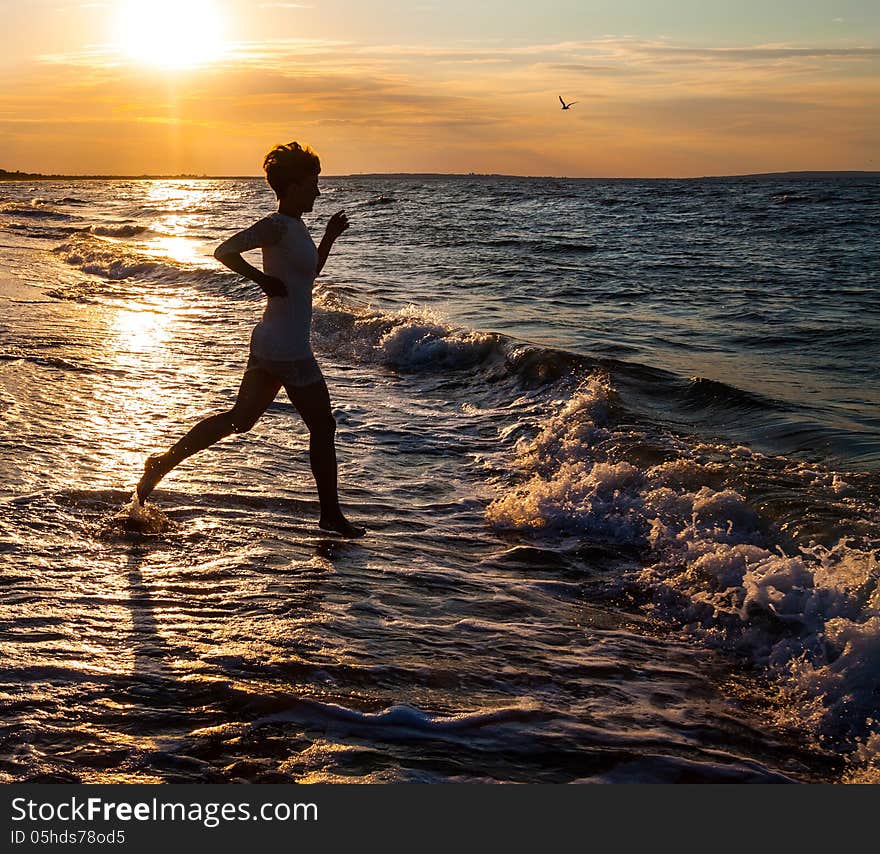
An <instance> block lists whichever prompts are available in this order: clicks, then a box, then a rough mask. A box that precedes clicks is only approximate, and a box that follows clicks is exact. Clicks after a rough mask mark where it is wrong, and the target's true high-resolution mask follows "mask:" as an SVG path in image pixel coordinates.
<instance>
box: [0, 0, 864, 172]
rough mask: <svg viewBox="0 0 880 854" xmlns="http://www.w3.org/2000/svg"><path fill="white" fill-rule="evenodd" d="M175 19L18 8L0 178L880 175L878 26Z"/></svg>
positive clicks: (104, 7)
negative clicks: (566, 104)
mask: <svg viewBox="0 0 880 854" xmlns="http://www.w3.org/2000/svg"><path fill="white" fill-rule="evenodd" d="M163 2H164V0H153V2H152V3H139V4H138V3H134V4H131V3H130V4H129V6H128V9H129V13H130V16H129V18H128V19H126V18H125V17H124V16H122V15H121V12H122V8H123V6H124V3H122V2H119V3H80V4H76V3H73V4H67V5H65V4H63V3H60V4H59V3H54V4H47V3H40V2H37V3H30V4H24V3H22V4H18V5H17V6H16V4H10V3H8V2H6V3H3V4H0V12H6V20H7V21H8V23H9V26H8V27H7V29H6V33H5V35H4V36H3V38H4V39H5V42H4V43H0V48H2V49H3V56H4V59H3V60H2V66H3V77H2V83H0V168H5V169H21V170H33V171H42V172H70V173H118V174H120V173H127V174H132V173H133V174H141V173H176V172H191V173H198V174H202V173H204V174H258V173H259V167H260V162H261V157H262V154H263V153H264V152H265V150H266V149H267V148H269V147H270V146H271V145H273V144H274V143H276V142H281V141H289V140H291V139H300V140H302V141H305V142H308V143H309V144H311V145H312V146H313V147H314V148H316V149H317V150H318V152H319V153H320V154H321V157H322V160H323V163H324V171H325V172H326V173H328V174H343V173H352V172H408V171H426V172H501V173H510V174H526V175H569V176H592V175H598V176H655V175H656V176H664V175H679V176H688V175H706V174H736V173H745V172H761V171H783V170H800V169H880V166H878V163H880V150H878V140H880V109H878V105H880V48H877V47H876V46H875V45H876V41H872V37H873V34H874V33H875V32H876V27H875V25H874V22H873V19H871V21H869V22H868V23H867V24H864V25H863V26H861V27H859V26H857V25H856V24H857V23H858V22H857V21H856V22H855V23H853V25H852V26H851V27H849V28H847V29H846V30H845V31H844V30H840V29H835V24H834V21H833V20H832V19H830V18H829V19H828V22H827V28H826V29H827V32H825V34H824V35H823V32H824V31H823V29H822V21H821V20H820V19H819V18H817V19H816V22H815V27H814V30H812V31H810V33H809V39H806V38H805V36H806V35H807V33H804V32H800V33H794V35H797V36H798V38H797V39H795V38H789V39H784V38H781V36H783V35H784V34H785V33H784V32H783V30H784V22H776V23H774V24H773V27H771V26H770V23H768V24H767V27H768V33H767V36H771V37H772V39H771V38H768V37H764V38H762V33H760V32H757V31H756V32H754V33H752V34H751V38H749V35H750V34H749V32H748V31H745V30H742V31H740V30H737V31H736V32H735V33H733V35H735V36H736V38H735V39H733V38H729V37H728V38H726V39H725V38H724V37H723V36H724V29H723V26H722V22H721V19H717V20H716V19H712V20H706V21H705V22H704V23H703V25H702V29H700V28H699V27H697V28H696V29H695V27H694V25H693V22H692V21H691V22H690V23H689V24H688V26H686V25H685V24H684V23H682V24H680V25H679V27H678V30H679V31H680V32H679V34H678V35H675V32H676V28H675V27H674V26H673V27H671V30H672V33H673V34H672V35H670V34H669V33H666V32H659V31H658V32H653V31H649V29H648V28H647V25H644V28H645V31H644V32H636V30H637V29H638V28H637V27H636V26H635V24H634V23H632V22H630V24H631V26H630V27H628V28H627V29H628V31H626V32H620V33H617V34H611V35H609V34H607V33H600V32H598V30H597V28H596V27H595V26H593V27H592V28H591V26H588V24H587V23H586V21H587V19H586V18H584V19H580V18H579V19H577V20H575V21H574V25H572V26H569V27H568V28H567V29H566V33H564V34H563V33H562V32H560V30H559V28H556V29H554V28H552V27H550V28H547V27H545V28H544V29H543V30H542V29H541V27H539V26H538V24H537V23H535V24H534V25H533V26H531V27H528V26H526V24H528V21H523V22H520V25H519V26H520V28H519V29H518V30H517V29H516V27H514V25H513V24H510V25H509V26H507V25H505V26H502V25H501V24H499V25H498V27H497V30H496V31H492V30H487V29H486V28H485V27H484V29H483V30H480V31H479V32H477V31H476V30H473V29H471V30H463V31H462V32H461V33H457V32H456V30H455V25H454V22H453V21H450V20H447V17H446V16H447V15H449V14H452V12H450V11H449V7H450V6H456V3H454V2H452V0H447V3H446V4H444V5H443V6H439V5H437V6H431V5H430V4H428V6H427V7H424V8H427V10H428V11H426V12H423V14H422V17H421V18H420V19H419V20H420V21H421V24H420V26H418V27H416V26H413V29H412V31H411V32H410V31H408V30H407V29H406V27H405V24H406V21H403V22H401V21H402V18H401V16H402V15H403V13H402V12H401V13H400V15H398V16H397V17H394V18H393V20H394V21H395V22H396V23H395V27H396V29H395V28H392V32H390V33H389V32H388V28H387V27H386V28H385V29H382V28H381V26H379V25H380V24H381V20H380V17H381V14H382V13H383V10H384V14H386V15H387V14H389V12H388V7H389V5H390V6H394V5H395V4H394V3H390V4H389V3H385V4H382V3H368V2H360V3H358V2H354V0H352V3H351V5H350V6H348V7H346V6H345V4H340V3H336V4H330V3H325V4H320V5H318V4H315V5H314V6H309V5H306V4H283V3H282V4H279V3H263V4H261V3H249V4H243V3H240V2H231V0H230V2H226V3H224V2H221V0H217V1H216V2H213V3H210V2H208V0H198V2H195V3H191V4H189V5H188V6H187V2H186V0H179V2H176V3H171V4H168V3H166V4H165V6H164V7H163V5H162V3H163ZM458 5H459V6H460V4H458ZM553 5H554V4H553V3H552V2H548V3H545V4H544V5H543V6H542V7H541V8H542V9H543V10H544V11H545V13H546V11H547V9H548V8H552V7H553ZM559 5H560V12H563V11H565V12H566V14H567V15H568V16H569V17H568V18H567V19H566V20H569V21H570V20H571V18H570V16H571V15H572V14H575V13H574V12H572V11H571V10H572V9H574V8H575V7H573V6H569V5H568V4H566V3H561V4H559ZM586 5H588V6H589V5H590V4H586ZM593 5H594V6H596V7H597V8H598V6H602V7H608V6H609V4H593ZM625 5H626V4H625V3H624V2H622V6H625ZM668 5H669V4H667V6H668ZM672 5H674V4H672ZM690 5H691V4H682V6H690ZM819 5H821V4H819ZM838 5H840V4H838ZM850 5H852V4H850ZM563 6H564V7H566V8H565V9H562V7H563ZM583 6H584V4H583V3H582V4H580V5H579V6H578V7H577V8H578V9H581V8H582V7H583ZM855 6H856V7H859V8H861V7H860V6H859V4H855ZM13 7H15V8H13ZM19 7H28V8H30V10H31V11H30V14H24V12H23V11H22V8H19ZM177 7H187V8H188V9H189V10H190V12H192V17H191V19H190V18H187V17H186V16H185V15H184V16H183V17H181V15H180V14H177V13H174V11H173V10H174V9H175V8H177ZM331 7H332V8H331ZM461 8H464V7H461ZM461 8H460V9H459V10H458V11H459V12H460V11H461ZM508 8H510V9H513V10H514V11H516V10H517V9H518V8H519V7H518V6H517V4H516V3H513V4H511V5H510V6H509V7H508ZM523 8H525V7H523ZM658 8H659V7H658ZM720 8H721V7H719V9H720ZM864 8H865V9H868V8H869V7H868V6H865V7H864ZM163 9H164V11H163ZM346 9H351V14H352V18H353V19H354V20H347V19H346V16H345V14H344V12H345V10H346ZM431 9H434V10H435V11H434V12H433V13H432V12H431V11H430V10H431ZM444 9H445V10H446V11H443V10H444ZM151 10H152V11H151ZM371 10H372V12H373V18H372V19H371V18H370V17H368V13H369V12H370V11H371ZM452 11H455V10H452ZM16 13H18V14H16ZM331 13H332V14H331ZM175 14H177V17H174V15H175ZM432 14H435V15H436V26H435V27H431V26H430V23H431V21H432V18H431V15H432ZM607 14H610V13H608V12H607V10H606V15H607ZM163 15H164V16H166V18H167V19H163ZM511 15H512V16H513V17H515V15H513V13H511ZM41 16H42V18H41ZM168 16H170V17H168ZM206 16H208V17H206ZM209 18H210V20H211V21H212V22H213V24H212V26H213V32H211V33H208V35H207V36H205V35H204V34H205V33H206V32H207V30H208V29H210V28H206V27H205V26H204V22H205V21H206V20H208V19H209ZM373 19H376V20H373ZM535 20H536V21H537V19H535ZM582 20H583V21H584V23H582V25H580V26H576V25H577V24H578V23H579V22H580V21H582ZM633 20H635V19H633ZM358 22H360V23H359V24H358V26H355V25H354V24H355V23H358ZM371 22H372V23H371ZM841 22H843V19H841ZM426 23H427V24H428V26H425V24H426ZM603 23H606V24H613V23H614V21H613V20H610V19H607V17H606V20H605V21H604V22H603ZM673 23H674V22H673ZM41 24H42V26H41ZM172 24H173V27H172ZM730 26H731V27H733V24H731V25H730ZM126 27H127V28H128V29H127V30H126ZM511 27H512V28H513V29H511ZM774 27H775V29H774ZM169 28H172V29H174V32H175V37H174V38H171V37H167V36H163V33H166V34H167V33H168V31H169ZM359 33H361V34H362V35H361V37H359ZM383 33H384V35H383ZM200 34H201V35H200ZM465 35H467V36H468V37H467V38H465V37H464V36H465ZM530 35H531V36H532V37H531V38H529V37H528V36H530ZM562 35H566V37H565V38H560V36H562ZM202 36H204V39H203V41H206V42H210V43H204V44H199V43H198V39H199V38H201V37H202ZM807 42H808V43H807ZM187 66H189V67H187ZM559 94H562V95H564V96H565V97H566V99H568V100H576V101H577V102H578V103H577V104H576V105H575V106H574V107H573V108H572V109H571V110H568V111H563V110H561V109H560V105H559V103H558V100H557V97H558V95H559Z"/></svg>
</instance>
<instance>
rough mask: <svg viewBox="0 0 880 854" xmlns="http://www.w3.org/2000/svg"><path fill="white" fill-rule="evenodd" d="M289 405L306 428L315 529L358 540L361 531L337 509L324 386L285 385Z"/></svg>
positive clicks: (332, 421) (332, 438) (332, 427)
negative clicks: (317, 508)
mask: <svg viewBox="0 0 880 854" xmlns="http://www.w3.org/2000/svg"><path fill="white" fill-rule="evenodd" d="M285 391H286V392H287V396H288V397H289V398H290V402H291V403H292V404H293V405H294V406H295V407H296V409H297V412H299V414H300V415H301V416H302V420H303V421H305V423H306V427H308V428H309V462H310V463H311V466H312V474H313V475H314V476H315V484H316V485H317V487H318V498H319V500H320V502H321V518H320V521H319V522H318V525H319V527H321V528H323V529H324V530H325V531H335V532H336V533H338V534H342V535H343V536H344V537H362V536H363V535H364V534H365V533H366V529H365V528H361V527H359V526H358V525H352V524H351V522H349V521H348V519H346V518H345V515H344V514H343V512H342V508H341V507H340V506H339V493H338V492H337V468H336V444H335V434H336V419H335V418H334V417H333V412H332V410H331V408H330V393H329V392H328V391H327V384H326V383H325V382H324V380H323V379H322V380H321V381H320V382H317V383H312V384H311V385H307V386H293V385H287V386H285Z"/></svg>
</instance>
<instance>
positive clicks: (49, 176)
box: [0, 169, 880, 181]
mask: <svg viewBox="0 0 880 854" xmlns="http://www.w3.org/2000/svg"><path fill="white" fill-rule="evenodd" d="M799 175H800V176H811V175H828V176H841V177H845V176H859V177H880V171H878V170H871V169H794V170H786V171H781V172H779V171H776V172H741V173H733V174H728V175H640V176H629V175H588V176H570V175H516V174H511V173H507V172H350V173H340V174H335V175H330V174H328V175H323V176H322V177H324V178H399V177H421V178H530V179H549V180H556V181H700V180H713V179H723V178H765V177H777V176H778V177H793V176H799ZM71 179H74V180H114V179H115V180H127V181H144V180H181V181H182V180H195V181H212V180H213V181H222V180H225V181H232V180H235V181H250V180H265V175H208V174H204V173H202V174H195V173H187V172H178V173H166V174H151V173H146V172H144V173H141V174H137V175H135V174H130V175H125V174H111V173H92V174H86V173H80V174H76V173H44V172H22V171H20V170H16V171H10V170H8V169H0V181H39V180H49V181H52V180H71Z"/></svg>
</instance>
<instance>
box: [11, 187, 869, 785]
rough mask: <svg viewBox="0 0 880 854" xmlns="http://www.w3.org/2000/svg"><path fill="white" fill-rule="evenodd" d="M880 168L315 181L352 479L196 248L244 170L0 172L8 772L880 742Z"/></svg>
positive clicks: (824, 753) (177, 773)
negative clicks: (265, 386)
mask: <svg viewBox="0 0 880 854" xmlns="http://www.w3.org/2000/svg"><path fill="white" fill-rule="evenodd" d="M876 190H877V182H876V181H875V182H836V183H821V184H820V183H812V182H797V183H796V185H793V186H786V185H777V184H775V183H772V182H762V181H755V180H745V179H739V180H732V181H727V182H710V181H703V182H701V181H681V182H670V181H666V182H632V181H621V182H586V181H583V182H581V181H550V180H542V181H539V180H520V179H480V178H474V179H437V178H417V177H407V178H390V177H386V178H357V177H354V178H340V179H334V178H327V179H323V183H322V192H323V193H324V195H323V197H322V198H321V199H320V200H319V203H318V206H317V211H316V215H315V216H314V217H312V218H310V219H309V224H310V225H312V227H313V233H314V236H315V237H316V239H317V238H318V237H319V236H320V233H319V231H318V228H319V226H320V225H321V224H322V223H323V222H324V221H325V219H326V217H327V216H328V215H329V213H331V212H332V211H334V210H336V209H339V208H341V207H345V209H346V210H347V211H348V213H349V216H350V218H351V220H352V223H353V227H352V229H351V230H350V231H349V232H347V233H346V235H345V236H344V238H343V239H342V240H341V241H340V243H339V244H338V246H337V250H336V251H335V252H334V255H333V256H332V258H331V260H330V262H329V264H328V267H327V278H325V279H322V281H321V282H320V283H319V285H318V287H317V289H316V312H315V319H314V326H313V341H314V344H315V349H316V352H317V354H318V356H319V360H320V361H321V364H322V366H323V368H324V371H325V374H326V376H327V379H328V384H329V385H330V388H331V394H332V396H333V399H334V404H335V408H336V415H337V421H338V433H337V438H338V447H339V454H340V463H341V479H342V490H341V491H342V496H343V501H344V504H345V506H346V508H347V509H348V511H349V512H350V515H351V516H352V517H353V518H355V519H356V520H359V521H362V522H364V523H365V524H366V525H367V526H368V527H369V529H370V533H369V535H368V537H367V538H366V539H364V540H360V541H353V542H349V541H343V540H340V539H337V538H334V537H330V536H325V535H323V534H322V532H320V530H318V529H317V526H316V524H315V523H316V520H317V501H316V496H315V494H314V486H313V483H312V480H311V476H310V473H309V469H308V460H307V436H306V433H305V431H304V428H303V426H302V425H301V424H300V422H299V421H298V419H297V417H296V414H295V412H294V410H293V408H292V407H291V405H290V404H289V403H288V402H287V401H286V399H284V398H283V397H279V399H278V400H277V401H276V403H275V404H273V406H272V407H271V408H270V410H269V412H268V413H267V415H266V416H265V417H264V419H263V420H262V421H261V422H260V423H259V425H258V426H257V427H256V428H255V429H254V430H253V431H252V432H251V433H249V434H247V435H244V436H239V437H235V438H234V439H230V440H226V441H224V442H222V443H221V444H219V445H217V446H215V448H213V449H211V450H210V451H207V452H205V453H203V454H201V455H199V456H198V457H195V458H193V459H191V460H189V461H187V462H186V463H184V464H183V465H182V466H181V467H180V468H179V469H178V470H176V471H175V472H174V473H172V474H171V475H170V476H169V477H168V478H166V480H165V481H163V483H162V485H161V486H160V487H159V489H158V490H157V492H156V493H155V496H154V500H153V501H151V502H150V503H149V504H148V505H147V507H146V510H145V512H144V514H142V515H140V516H138V515H136V514H134V513H133V510H132V509H131V507H130V500H131V493H132V489H133V486H134V484H135V482H136V481H137V478H138V476H139V473H140V469H141V467H142V464H143V459H144V457H145V456H146V454H147V453H150V452H153V451H156V450H159V449H161V448H164V447H166V446H167V445H168V444H170V443H171V442H173V441H175V440H176V439H177V438H179V436H180V435H181V434H182V432H183V431H184V430H185V429H187V428H188V427H189V426H190V425H191V424H192V423H194V422H195V421H196V420H198V419H199V418H200V417H202V416H203V415H205V414H208V413H210V412H214V411H218V410H220V409H222V408H223V407H227V406H229V405H231V403H232V401H233V400H234V397H235V391H236V389H237V385H238V382H239V380H240V375H241V370H242V367H243V365H244V362H245V360H246V357H247V340H248V334H249V330H250V327H251V326H252V324H253V323H254V321H255V320H256V318H257V317H258V315H259V310H260V299H259V293H258V292H256V289H255V287H253V286H251V285H250V284H248V283H245V282H242V281H241V280H240V279H238V278H237V277H236V276H233V275H231V274H229V273H228V272H226V271H225V270H223V269H222V268H220V266H219V265H218V264H217V263H216V262H215V261H214V260H213V258H211V252H212V250H213V248H214V246H215V245H216V244H217V243H219V242H220V240H221V239H222V238H223V237H225V236H227V235H228V234H229V233H230V232H231V231H232V230H235V229H237V228H241V227H244V226H245V225H247V224H249V223H250V222H251V221H253V220H254V219H256V218H258V217H259V216H260V215H262V214H263V213H264V212H265V211H267V210H270V209H271V198H270V197H269V194H268V191H267V189H266V188H265V186H264V185H263V184H262V183H261V182H259V181H154V182H149V181H145V182H134V181H132V182H103V181H101V182H81V183H78V184H77V183H54V182H53V183H46V184H39V185H35V184H28V183H26V182H25V183H14V184H2V185H0V197H2V198H0V227H2V231H0V243H2V244H3V245H2V248H0V276H2V280H0V282H2V284H0V305H2V314H0V502H2V508H0V565H2V574H0V584H2V594H0V621H2V623H0V629H2V634H0V660H2V665H0V666H2V671H0V704H2V707H3V709H4V716H3V721H4V723H3V724H2V736H0V737H2V742H0V743H2V745H3V746H2V749H0V775H2V778H3V779H7V780H23V779H80V780H88V781H93V780H154V779H155V780H167V781H171V780H300V781H320V780H352V779H353V780H389V781H391V780H428V781H440V780H515V781H528V780H534V781H574V780H597V781H655V780H664V781H666V780H669V781H673V780H674V781H703V780H705V781H709V780H719V781H753V780H801V781H803V780H838V779H844V778H846V779H870V778H871V777H872V775H873V774H874V773H875V772H876V761H877V760H876V756H877V751H876V749H875V747H874V745H875V743H876V740H877V737H876V736H874V735H873V729H872V728H873V726H874V724H873V719H874V718H876V711H877V694H876V687H875V686H876V683H877V675H878V673H880V612H878V608H880V593H878V586H877V580H878V578H880V566H878V561H877V549H878V545H880V538H878V531H880V518H878V510H877V507H878V497H880V479H878V476H877V464H878V461H880V418H878V412H877V408H876V404H877V402H878V398H880V393H878V386H877V382H876V374H875V370H874V363H875V361H876V358H875V357H876V353H875V350H876V346H875V344H874V342H875V341H876V332H877V326H878V309H880V303H878V298H877V294H876V285H877V282H876V276H877V273H876V271H877V264H876V260H877V256H878V252H877V249H878V244H877V238H876V225H874V224H873V223H874V222H875V220H876V204H877V203H876V196H877V194H876Z"/></svg>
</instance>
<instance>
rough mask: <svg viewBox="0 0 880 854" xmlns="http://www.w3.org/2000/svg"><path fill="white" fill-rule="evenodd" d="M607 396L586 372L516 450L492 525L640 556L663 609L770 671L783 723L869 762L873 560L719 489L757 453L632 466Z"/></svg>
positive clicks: (644, 579)
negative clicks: (810, 536) (515, 476)
mask: <svg viewBox="0 0 880 854" xmlns="http://www.w3.org/2000/svg"><path fill="white" fill-rule="evenodd" d="M613 397H614V393H613V389H612V388H611V386H610V383H609V382H608V380H607V378H604V377H601V376H594V377H592V378H591V379H590V380H588V381H587V382H586V383H584V384H583V385H582V386H581V388H580V389H578V391H577V392H576V393H575V394H574V395H573V396H572V397H571V398H570V399H569V400H567V401H565V402H562V403H561V404H559V406H558V410H557V411H556V412H555V413H553V414H550V415H549V417H547V418H546V420H545V421H544V422H543V424H542V425H541V429H540V430H538V431H537V433H536V434H535V436H534V438H532V439H529V440H522V441H520V442H519V443H518V445H517V446H516V451H515V460H514V467H515V469H517V470H518V471H519V473H520V477H519V480H518V482H517V483H516V484H514V485H512V486H509V487H508V488H507V489H506V490H505V491H502V492H501V494H499V496H498V497H497V498H496V500H495V501H494V502H492V504H491V505H490V506H489V508H488V510H487V518H488V521H489V522H490V523H491V524H492V525H494V526H496V527H499V528H506V529H518V530H521V531H525V532H532V533H538V534H542V535H545V536H546V535H551V536H552V535H558V534H559V533H566V534H572V533H576V534H578V535H579V536H581V537H585V538H588V539H593V540H601V541H604V542H606V543H612V544H615V545H624V546H637V547H640V548H642V549H645V554H646V555H647V557H646V561H645V564H644V565H643V566H642V568H641V569H640V570H638V571H637V573H636V577H637V578H638V580H639V581H640V582H641V583H642V584H643V585H644V586H645V587H646V588H647V589H648V590H649V591H652V592H653V597H654V600H655V604H656V605H657V606H658V607H659V610H660V612H661V613H665V614H666V615H667V616H669V617H671V618H673V619H676V620H677V621H681V622H684V623H686V624H688V625H689V627H690V629H691V630H692V631H693V632H694V633H695V634H697V635H699V636H700V637H702V638H703V639H705V640H706V641H708V642H710V643H720V644H723V645H725V646H730V645H733V646H734V647H735V648H737V649H738V650H740V651H741V652H746V653H748V654H749V655H750V656H751V657H752V659H753V660H754V661H755V663H756V664H759V665H762V666H765V667H767V668H768V669H769V672H770V673H771V674H772V675H773V677H774V678H775V679H776V682H777V685H778V691H779V697H780V718H782V719H785V720H786V721H788V722H791V721H792V720H793V719H797V721H798V723H799V724H800V725H801V726H804V727H807V728H809V729H810V730H811V731H813V732H815V733H816V734H819V735H827V736H832V737H835V738H843V739H846V738H850V739H852V738H856V737H859V738H861V739H862V741H861V742H860V747H859V750H860V751H861V754H860V755H863V754H864V755H867V754H870V751H871V750H872V747H871V745H874V746H878V745H880V740H878V739H875V738H873V737H872V736H871V733H872V732H873V731H874V729H875V727H877V726H878V725H877V724H875V722H874V720H873V718H874V716H876V714H877V693H876V684H877V681H878V678H880V585H878V580H880V563H878V556H877V554H876V553H875V552H873V551H871V550H864V549H861V548H859V547H858V546H857V545H856V544H854V543H852V542H845V541H841V542H838V543H837V544H836V545H834V546H833V547H828V546H822V545H815V544H813V545H810V544H809V543H798V544H797V545H791V543H787V544H786V543H785V541H784V539H783V538H781V537H779V536H778V533H779V532H778V531H777V530H776V529H775V526H774V524H773V520H772V518H768V517H766V516H765V515H764V514H763V513H762V512H760V511H759V509H758V508H757V507H756V506H754V505H753V504H752V503H751V502H750V501H749V499H748V497H747V494H746V493H747V492H748V490H747V489H744V488H743V487H742V486H739V485H736V484H734V485H731V484H729V483H728V484H725V483H724V480H725V477H724V476H723V473H724V471H725V466H726V467H727V468H726V470H727V471H728V473H729V475H730V476H729V478H728V479H733V480H735V476H734V475H735V472H736V471H737V468H736V466H737V465H738V463H737V460H749V459H751V458H755V457H758V456H760V455H755V454H753V453H752V452H751V451H748V449H744V448H734V449H731V451H726V449H724V448H723V447H721V446H718V445H709V444H708V443H692V444H691V445H690V446H689V445H688V444H687V443H686V442H683V441H681V440H680V439H675V438H674V437H669V441H668V443H667V448H666V450H667V451H671V450H674V452H675V454H676V456H675V457H674V458H672V459H670V460H667V461H665V462H662V463H660V464H657V465H654V466H649V467H644V468H643V467H640V466H639V465H637V464H636V465H634V464H633V463H631V462H628V461H627V459H626V456H627V451H628V449H631V448H632V447H633V445H634V442H637V439H638V437H635V436H634V435H633V433H631V432H627V431H625V430H615V429H614V428H613V427H612V426H610V425H609V423H608V410H609V405H610V404H611V403H612V401H613ZM654 441H657V439H656V438H655V439H654ZM725 456H726V457H727V459H726V460H725V459H724V457H725ZM719 460H720V461H719ZM793 471H794V472H795V476H796V477H798V478H800V484H801V487H802V489H803V491H804V492H806V493H812V491H813V490H816V489H821V490H823V491H824V492H826V493H827V494H830V495H834V496H839V497H840V498H841V500H842V501H844V502H845V501H846V500H847V496H852V495H853V488H852V487H851V486H850V485H849V484H848V483H847V482H846V480H845V479H844V478H843V477H842V476H840V475H839V474H836V473H831V472H827V471H823V470H821V469H820V468H818V467H816V466H810V465H807V464H803V465H800V466H797V467H794V468H793ZM842 506H846V505H845V504H844V505H842ZM866 752H867V753H866ZM870 755H871V756H873V754H870ZM870 761H871V762H875V761H876V760H875V759H871V760H870ZM866 762H867V760H865V761H863V762H862V765H866Z"/></svg>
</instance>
